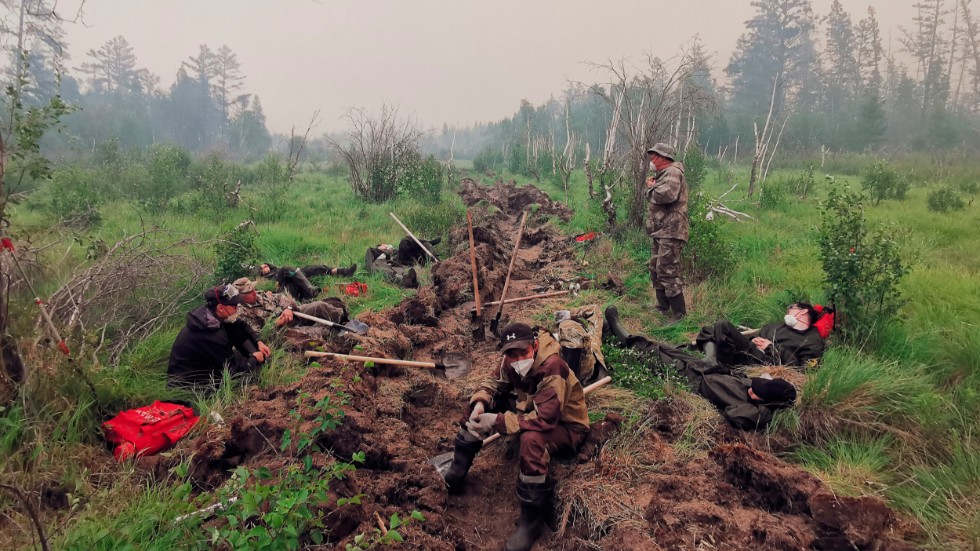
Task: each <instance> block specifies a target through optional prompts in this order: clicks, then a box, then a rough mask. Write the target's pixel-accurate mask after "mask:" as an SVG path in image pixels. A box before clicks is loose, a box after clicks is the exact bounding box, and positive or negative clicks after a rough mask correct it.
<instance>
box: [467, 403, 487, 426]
mask: <svg viewBox="0 0 980 551" xmlns="http://www.w3.org/2000/svg"><path fill="white" fill-rule="evenodd" d="M484 413H486V406H484V405H483V402H477V403H476V405H474V406H473V411H471V412H470V418H469V419H468V421H470V422H471V423H475V422H477V421H478V420H479V418H480V416H481V415H483V414H484Z"/></svg>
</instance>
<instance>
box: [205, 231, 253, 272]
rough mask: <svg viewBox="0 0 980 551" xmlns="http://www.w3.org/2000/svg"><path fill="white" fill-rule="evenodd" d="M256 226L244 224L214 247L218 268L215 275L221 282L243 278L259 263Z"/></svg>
mask: <svg viewBox="0 0 980 551" xmlns="http://www.w3.org/2000/svg"><path fill="white" fill-rule="evenodd" d="M255 234H256V231H255V229H254V224H252V222H250V221H248V222H243V223H241V224H239V225H238V227H236V228H235V229H233V230H232V231H231V232H229V233H228V235H227V236H226V237H225V238H224V239H222V240H219V241H218V242H217V243H215V245H214V252H215V257H216V258H217V266H216V267H215V269H214V275H215V277H216V278H218V279H220V280H221V281H232V280H234V279H237V278H239V277H241V276H242V275H243V274H244V273H245V272H246V271H247V270H248V267H249V266H252V265H254V264H255V263H256V262H258V258H259V249H258V247H257V246H256V245H255Z"/></svg>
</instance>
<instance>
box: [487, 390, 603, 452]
mask: <svg viewBox="0 0 980 551" xmlns="http://www.w3.org/2000/svg"><path fill="white" fill-rule="evenodd" d="M611 382H612V377H603V378H601V379H599V380H598V381H596V382H594V383H592V384H591V385H589V386H587V387H585V388H583V389H582V392H584V393H585V394H586V395H588V394H589V393H590V392H592V391H593V390H595V389H597V388H602V387H604V386H606V385H608V384H609V383H611ZM498 438H500V433H499V432H497V433H494V434H491V435H490V436H488V437H486V438H484V439H483V444H484V445H487V444H489V443H490V442H493V441H494V440H496V439H498Z"/></svg>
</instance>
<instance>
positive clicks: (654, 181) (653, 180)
mask: <svg viewBox="0 0 980 551" xmlns="http://www.w3.org/2000/svg"><path fill="white" fill-rule="evenodd" d="M655 185H657V179H656V178H654V177H652V176H651V177H649V178H647V188H652V187H653V186H655Z"/></svg>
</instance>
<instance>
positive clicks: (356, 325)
mask: <svg viewBox="0 0 980 551" xmlns="http://www.w3.org/2000/svg"><path fill="white" fill-rule="evenodd" d="M293 315H294V316H296V317H297V318H302V319H305V320H310V321H313V322H316V323H320V324H323V325H326V326H327V327H336V328H339V329H344V330H346V331H350V332H351V333H355V334H358V335H364V334H365V333H367V332H368V329H370V327H368V324H366V323H364V322H363V321H357V320H350V321H349V322H347V325H341V324H339V323H334V322H332V321H330V320H325V319H323V318H318V317H316V316H311V315H308V314H304V313H302V312H297V311H296V310H293Z"/></svg>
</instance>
